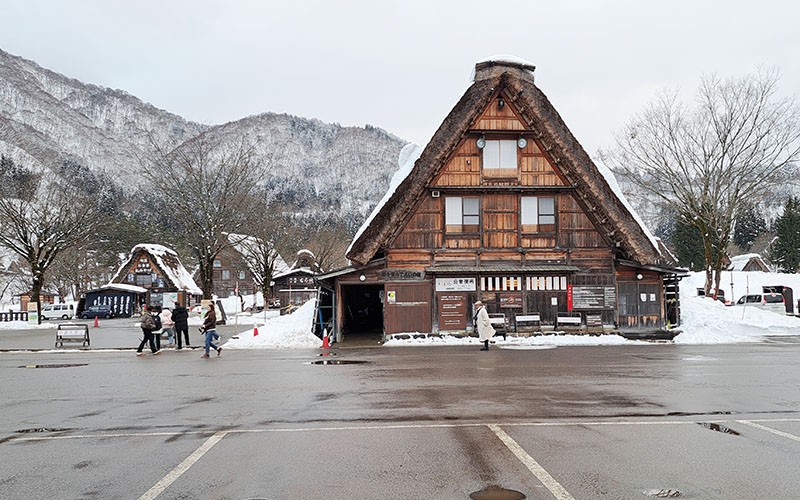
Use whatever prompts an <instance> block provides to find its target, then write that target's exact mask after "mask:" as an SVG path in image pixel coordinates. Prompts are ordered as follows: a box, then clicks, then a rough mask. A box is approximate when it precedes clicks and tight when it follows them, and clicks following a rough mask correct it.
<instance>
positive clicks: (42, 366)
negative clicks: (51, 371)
mask: <svg viewBox="0 0 800 500" xmlns="http://www.w3.org/2000/svg"><path fill="white" fill-rule="evenodd" d="M73 366H89V363H61V364H52V365H22V366H20V367H19V368H72V367H73Z"/></svg>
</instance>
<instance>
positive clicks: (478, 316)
mask: <svg viewBox="0 0 800 500" xmlns="http://www.w3.org/2000/svg"><path fill="white" fill-rule="evenodd" d="M473 320H474V323H475V328H477V329H478V338H479V339H481V340H482V341H483V347H481V351H488V350H489V339H490V338H492V336H493V335H494V327H493V326H492V322H491V321H489V313H488V312H486V307H484V305H483V302H481V301H480V300H479V301H477V302H475V317H474V318H473Z"/></svg>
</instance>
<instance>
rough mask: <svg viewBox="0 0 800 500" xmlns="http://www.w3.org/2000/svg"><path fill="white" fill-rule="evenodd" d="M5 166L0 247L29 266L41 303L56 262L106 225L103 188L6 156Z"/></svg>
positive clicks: (0, 185)
mask: <svg viewBox="0 0 800 500" xmlns="http://www.w3.org/2000/svg"><path fill="white" fill-rule="evenodd" d="M65 165H66V163H65ZM0 166H1V167H2V170H0V245H2V246H4V247H6V248H8V249H9V250H11V251H12V252H13V253H15V254H17V255H18V256H19V257H20V258H21V259H22V260H23V261H24V262H25V263H26V264H27V266H28V268H29V271H30V273H31V301H32V302H36V303H37V304H40V298H39V294H40V292H41V290H42V286H43V285H44V283H45V279H46V275H47V273H48V271H49V270H50V268H51V266H52V265H53V263H54V262H55V261H56V259H57V258H58V257H59V256H60V255H61V254H62V253H64V252H66V251H68V250H69V249H70V248H72V247H73V246H75V245H78V244H80V243H83V242H85V241H86V240H87V239H89V238H90V237H91V236H92V235H94V234H95V233H96V232H97V231H98V230H99V228H100V227H102V225H103V224H104V222H105V216H106V210H105V208H106V205H105V204H106V203H107V202H108V198H107V197H106V196H105V194H104V192H103V191H102V189H103V185H104V184H103V183H102V182H97V183H95V182H87V183H86V184H84V183H83V182H80V181H81V180H80V179H77V181H78V182H75V183H73V182H71V181H70V179H69V178H60V176H58V175H52V176H51V175H48V176H45V175H43V174H42V173H36V172H33V171H31V170H27V169H25V168H22V167H20V166H17V165H16V164H15V163H14V162H13V161H11V160H9V159H7V158H3V159H2V161H1V162H0ZM39 310H40V311H41V304H40V305H39Z"/></svg>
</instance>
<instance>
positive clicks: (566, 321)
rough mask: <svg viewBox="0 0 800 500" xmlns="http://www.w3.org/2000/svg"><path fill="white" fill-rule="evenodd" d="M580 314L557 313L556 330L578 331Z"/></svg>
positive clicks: (580, 321)
mask: <svg viewBox="0 0 800 500" xmlns="http://www.w3.org/2000/svg"><path fill="white" fill-rule="evenodd" d="M581 323H582V320H581V313H558V315H557V316H556V328H557V329H561V328H564V327H566V328H568V329H569V330H580V328H581Z"/></svg>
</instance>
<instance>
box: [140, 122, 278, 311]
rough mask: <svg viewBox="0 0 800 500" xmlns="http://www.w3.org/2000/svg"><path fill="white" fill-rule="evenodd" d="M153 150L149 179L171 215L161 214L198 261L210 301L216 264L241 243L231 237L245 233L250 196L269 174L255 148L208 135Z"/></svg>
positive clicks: (242, 141) (145, 167)
mask: <svg viewBox="0 0 800 500" xmlns="http://www.w3.org/2000/svg"><path fill="white" fill-rule="evenodd" d="M153 145H154V148H155V154H154V156H153V157H152V158H150V159H148V161H146V162H144V165H143V171H144V175H145V177H146V179H147V180H148V181H149V186H150V187H151V188H152V189H153V190H154V191H155V192H156V193H157V194H158V195H159V196H160V198H161V206H162V207H164V209H165V210H168V211H169V213H168V214H161V215H162V216H165V217H167V218H170V219H171V221H170V222H171V224H172V225H173V227H174V230H175V237H176V238H179V239H180V240H181V243H182V244H185V245H186V246H188V247H189V248H190V249H191V251H192V253H193V254H194V257H195V259H196V260H197V263H198V266H199V274H200V280H201V288H202V290H203V297H204V298H211V295H212V290H213V279H214V278H213V264H214V259H215V258H216V257H217V256H218V255H219V253H220V252H222V251H223V250H225V249H226V248H229V247H231V246H232V245H234V244H236V243H237V241H231V240H230V239H229V238H228V237H227V234H226V233H234V234H241V233H243V232H246V228H247V226H248V222H249V220H250V219H251V211H252V206H251V205H250V200H251V196H252V194H253V193H254V192H255V191H256V185H257V182H258V181H259V179H260V176H261V175H263V173H264V170H263V166H262V164H261V162H260V161H259V158H258V157H257V155H256V154H255V144H254V143H250V142H248V140H247V139H246V138H243V137H242V138H236V139H232V138H225V137H211V136H209V135H207V134H203V135H200V136H198V137H196V138H194V139H192V140H190V141H187V142H185V143H183V144H182V145H180V146H178V147H177V148H174V149H165V148H162V147H160V146H158V145H157V144H155V142H154V143H153Z"/></svg>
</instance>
